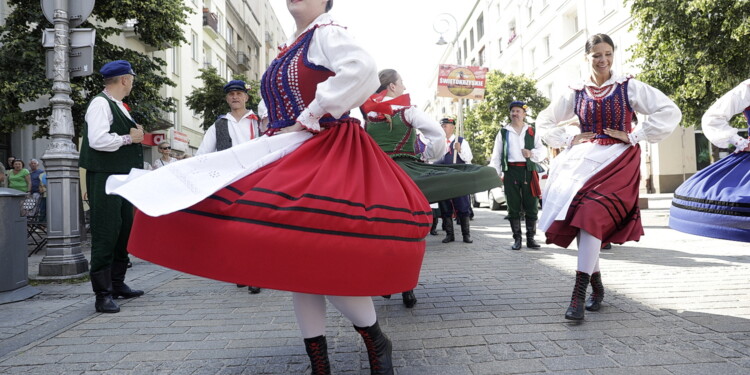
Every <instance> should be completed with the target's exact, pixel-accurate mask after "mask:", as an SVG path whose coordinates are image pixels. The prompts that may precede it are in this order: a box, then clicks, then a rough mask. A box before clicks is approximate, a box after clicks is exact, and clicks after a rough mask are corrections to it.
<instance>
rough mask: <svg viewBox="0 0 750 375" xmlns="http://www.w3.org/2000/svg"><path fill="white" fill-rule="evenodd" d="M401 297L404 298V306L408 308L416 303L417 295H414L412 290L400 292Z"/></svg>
mask: <svg viewBox="0 0 750 375" xmlns="http://www.w3.org/2000/svg"><path fill="white" fill-rule="evenodd" d="M401 298H402V299H403V300H404V306H406V308H407V309H410V308H412V307H414V305H416V304H417V297H416V296H415V295H414V290H410V291H408V292H403V293H401Z"/></svg>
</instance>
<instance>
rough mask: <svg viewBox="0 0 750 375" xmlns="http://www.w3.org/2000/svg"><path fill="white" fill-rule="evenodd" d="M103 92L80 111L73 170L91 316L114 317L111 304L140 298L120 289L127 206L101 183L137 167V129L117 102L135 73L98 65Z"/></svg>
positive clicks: (121, 63)
mask: <svg viewBox="0 0 750 375" xmlns="http://www.w3.org/2000/svg"><path fill="white" fill-rule="evenodd" d="M99 73H101V75H102V77H103V78H104V90H103V91H102V92H100V93H99V94H98V95H96V96H95V97H94V99H92V100H91V102H90V103H89V106H88V109H87V110H86V122H85V124H84V128H83V133H82V134H83V137H82V140H81V154H80V159H79V166H80V167H81V168H85V169H86V190H87V193H88V197H89V207H90V209H91V210H90V211H89V212H90V214H91V267H90V272H91V273H90V276H91V286H92V288H93V289H94V293H95V294H96V303H95V305H94V306H95V308H96V311H97V312H104V313H116V312H119V311H120V306H118V304H117V302H115V301H114V299H116V298H118V297H122V298H133V297H138V296H140V295H143V291H141V290H133V289H130V287H128V285H127V284H125V273H126V271H127V267H128V263H129V262H130V259H129V257H128V250H127V245H128V238H129V237H130V228H131V227H132V225H133V205H132V204H130V202H128V201H127V200H125V199H123V198H122V197H120V196H119V195H107V194H106V193H105V189H104V187H105V184H106V181H107V178H108V177H109V176H111V175H113V174H128V173H130V170H131V169H132V168H143V148H142V146H141V142H142V141H143V127H142V126H141V125H138V124H136V123H135V121H134V120H133V118H132V117H131V116H130V112H129V110H128V108H127V106H126V105H125V104H124V103H123V102H122V99H123V98H125V97H126V96H128V95H129V94H130V91H131V90H132V89H133V81H134V80H135V72H133V68H132V67H131V65H130V63H129V62H127V61H125V60H117V61H112V62H109V63H107V64H104V66H102V68H101V69H100V70H99Z"/></svg>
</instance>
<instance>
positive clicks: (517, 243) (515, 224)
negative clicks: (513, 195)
mask: <svg viewBox="0 0 750 375" xmlns="http://www.w3.org/2000/svg"><path fill="white" fill-rule="evenodd" d="M508 221H510V229H511V231H513V246H511V247H510V249H511V250H521V238H523V236H522V235H521V219H508Z"/></svg>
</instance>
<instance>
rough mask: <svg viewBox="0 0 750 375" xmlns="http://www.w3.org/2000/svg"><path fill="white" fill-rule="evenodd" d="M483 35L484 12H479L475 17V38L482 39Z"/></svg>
mask: <svg viewBox="0 0 750 375" xmlns="http://www.w3.org/2000/svg"><path fill="white" fill-rule="evenodd" d="M483 36H484V14H480V15H479V18H477V40H482V37H483Z"/></svg>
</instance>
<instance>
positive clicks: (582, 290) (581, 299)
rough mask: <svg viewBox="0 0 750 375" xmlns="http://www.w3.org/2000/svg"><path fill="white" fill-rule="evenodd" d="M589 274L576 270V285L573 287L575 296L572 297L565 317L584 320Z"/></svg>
mask: <svg viewBox="0 0 750 375" xmlns="http://www.w3.org/2000/svg"><path fill="white" fill-rule="evenodd" d="M589 279H590V276H589V274H587V273H585V272H581V271H576V285H575V286H574V287H573V296H572V297H571V298H570V306H569V307H568V311H566V312H565V319H569V320H583V314H584V312H585V310H584V308H585V306H584V305H585V303H586V289H588V287H589Z"/></svg>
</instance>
